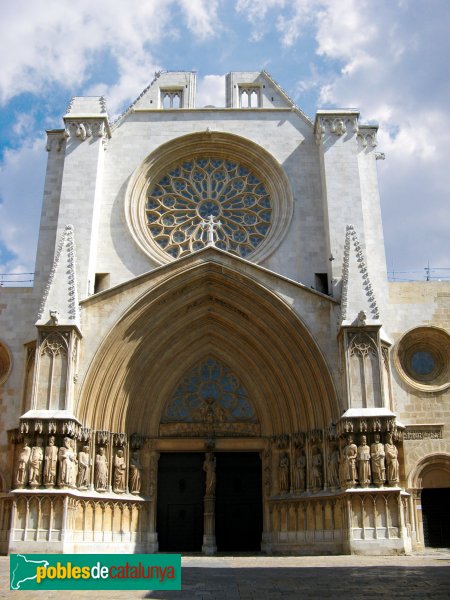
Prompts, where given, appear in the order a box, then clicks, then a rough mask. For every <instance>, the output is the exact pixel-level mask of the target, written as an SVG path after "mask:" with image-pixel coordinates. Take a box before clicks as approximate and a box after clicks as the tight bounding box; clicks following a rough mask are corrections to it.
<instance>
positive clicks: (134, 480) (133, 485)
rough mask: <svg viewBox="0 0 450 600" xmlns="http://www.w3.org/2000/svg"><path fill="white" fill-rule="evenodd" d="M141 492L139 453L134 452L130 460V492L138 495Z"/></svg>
mask: <svg viewBox="0 0 450 600" xmlns="http://www.w3.org/2000/svg"><path fill="white" fill-rule="evenodd" d="M140 491H141V463H140V461H139V452H138V451H137V450H135V451H134V452H133V454H132V455H131V459H130V492H131V493H132V494H139V492H140Z"/></svg>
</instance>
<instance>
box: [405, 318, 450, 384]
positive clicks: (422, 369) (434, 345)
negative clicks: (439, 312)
mask: <svg viewBox="0 0 450 600" xmlns="http://www.w3.org/2000/svg"><path fill="white" fill-rule="evenodd" d="M394 360H395V363H396V367H397V370H398V372H399V373H400V375H401V376H402V378H403V379H404V380H405V381H406V382H407V383H408V384H409V385H410V386H412V387H414V388H416V389H419V390H421V391H424V392H437V391H441V390H445V389H447V388H448V387H449V386H450V343H449V335H448V333H447V332H446V331H445V330H443V329H439V328H438V327H417V328H416V329H412V330H411V331H408V332H407V333H406V334H405V335H404V336H403V337H402V338H401V339H400V341H399V342H398V344H397V352H396V354H395V355H394Z"/></svg>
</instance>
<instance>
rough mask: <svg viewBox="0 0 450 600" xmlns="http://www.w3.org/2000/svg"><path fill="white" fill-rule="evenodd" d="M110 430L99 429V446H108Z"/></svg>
mask: <svg viewBox="0 0 450 600" xmlns="http://www.w3.org/2000/svg"><path fill="white" fill-rule="evenodd" d="M109 437H110V433H109V431H97V444H98V445H99V446H107V445H108V444H109Z"/></svg>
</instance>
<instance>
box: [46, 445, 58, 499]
mask: <svg viewBox="0 0 450 600" xmlns="http://www.w3.org/2000/svg"><path fill="white" fill-rule="evenodd" d="M57 464H58V448H57V447H56V446H55V437H54V436H53V435H51V436H50V437H49V438H48V446H47V447H46V448H45V456H44V485H45V486H46V487H53V486H54V485H55V483H56V466H57Z"/></svg>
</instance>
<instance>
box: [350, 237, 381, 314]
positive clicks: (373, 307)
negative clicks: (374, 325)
mask: <svg viewBox="0 0 450 600" xmlns="http://www.w3.org/2000/svg"><path fill="white" fill-rule="evenodd" d="M352 244H353V249H354V252H355V253H356V261H357V264H358V271H359V273H360V275H361V277H362V285H363V288H364V291H365V293H366V295H367V298H368V302H369V308H370V312H371V317H372V318H373V319H379V318H380V313H379V310H378V305H377V301H376V299H375V294H374V291H373V288H372V284H371V283H370V278H369V273H368V270H367V265H366V262H365V260H364V253H363V251H362V248H361V244H360V243H359V240H358V235H357V233H356V231H355V228H354V227H353V225H347V228H346V233H345V246H344V265H343V273H342V297H341V318H342V320H343V321H344V320H345V319H347V317H348V303H349V299H348V286H349V273H350V253H351V251H352V247H351V246H352ZM360 314H361V313H360Z"/></svg>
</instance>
